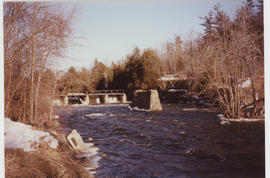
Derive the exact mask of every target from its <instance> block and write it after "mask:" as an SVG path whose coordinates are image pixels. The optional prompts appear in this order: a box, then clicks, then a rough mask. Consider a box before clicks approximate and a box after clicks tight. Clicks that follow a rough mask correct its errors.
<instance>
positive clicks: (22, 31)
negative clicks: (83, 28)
mask: <svg viewBox="0 0 270 178" xmlns="http://www.w3.org/2000/svg"><path fill="white" fill-rule="evenodd" d="M3 17H4V18H3V25H4V32H3V34H4V82H5V83H4V85H5V88H4V89H5V91H4V92H5V101H4V102H5V117H9V118H11V119H13V120H17V121H20V122H25V123H30V124H36V125H41V124H44V123H46V122H48V121H50V120H51V119H52V117H53V116H52V115H53V106H52V102H51V101H52V99H53V97H54V94H55V91H56V81H57V80H56V74H55V73H54V72H52V71H51V70H50V68H49V66H50V64H51V63H52V62H53V60H54V59H55V58H56V57H61V56H63V50H64V49H65V48H66V47H67V45H68V44H69V37H70V34H71V20H72V17H73V10H72V11H69V12H67V11H64V10H62V9H61V6H58V5H56V4H52V3H41V2H4V3H3Z"/></svg>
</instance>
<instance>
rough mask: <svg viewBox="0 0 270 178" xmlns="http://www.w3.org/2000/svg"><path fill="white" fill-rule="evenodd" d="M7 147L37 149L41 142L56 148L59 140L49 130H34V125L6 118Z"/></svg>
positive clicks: (26, 149) (25, 149)
mask: <svg viewBox="0 0 270 178" xmlns="http://www.w3.org/2000/svg"><path fill="white" fill-rule="evenodd" d="M4 123H5V148H13V149H16V148H23V149H24V151H35V150H37V149H38V148H39V145H40V143H41V142H43V143H44V142H46V143H48V145H49V146H50V147H51V148H53V149H56V148H57V146H58V141H57V140H56V139H55V138H53V137H52V136H51V135H50V134H49V133H48V132H43V131H38V130H33V129H32V126H30V125H26V124H23V123H20V122H14V121H11V120H10V119H8V118H5V120H4Z"/></svg>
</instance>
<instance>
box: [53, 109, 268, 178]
mask: <svg viewBox="0 0 270 178" xmlns="http://www.w3.org/2000/svg"><path fill="white" fill-rule="evenodd" d="M56 114H57V115H59V116H60V119H59V121H60V124H61V126H62V129H61V131H62V132H64V133H69V132H70V131H71V130H72V129H76V130H77V131H78V132H79V133H80V135H81V136H82V138H83V139H84V141H85V142H86V141H87V139H88V138H89V137H90V138H93V143H94V145H95V146H97V147H98V148H99V152H98V154H99V155H102V157H103V159H101V160H100V161H99V168H98V170H97V171H96V177H264V170H265V165H264V157H265V154H264V122H246V123H237V122H236V123H231V124H229V125H221V124H220V121H219V120H218V119H217V113H216V112H215V111H214V110H213V109H212V110H211V109H203V108H192V107H190V108H185V107H184V106H182V105H174V104H163V112H138V111H131V110H130V109H129V107H128V106H127V105H103V106H76V107H75V106H69V107H59V108H57V109H56Z"/></svg>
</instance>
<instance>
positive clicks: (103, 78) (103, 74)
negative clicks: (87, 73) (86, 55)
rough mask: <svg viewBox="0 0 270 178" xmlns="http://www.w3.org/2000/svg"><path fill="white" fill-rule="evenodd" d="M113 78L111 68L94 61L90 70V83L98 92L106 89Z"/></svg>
mask: <svg viewBox="0 0 270 178" xmlns="http://www.w3.org/2000/svg"><path fill="white" fill-rule="evenodd" d="M112 78H113V71H112V69H111V68H109V67H107V66H105V65H104V64H103V63H102V62H98V60H97V59H95V62H94V67H93V68H92V70H91V81H92V83H93V85H94V87H95V89H98V90H104V89H108V88H109V87H110V86H109V85H110V83H111V81H112Z"/></svg>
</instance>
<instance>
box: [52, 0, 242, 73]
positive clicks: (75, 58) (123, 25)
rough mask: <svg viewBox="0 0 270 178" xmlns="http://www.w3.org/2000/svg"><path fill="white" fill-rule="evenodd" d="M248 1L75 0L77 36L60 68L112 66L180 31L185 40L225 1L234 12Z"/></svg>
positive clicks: (223, 5)
mask: <svg viewBox="0 0 270 178" xmlns="http://www.w3.org/2000/svg"><path fill="white" fill-rule="evenodd" d="M243 1H244V0H189V1H188V0H186V1H184V0H182V1H100V2H98V1H86V2H83V1H81V2H78V3H74V2H73V3H70V4H69V5H76V6H77V8H78V11H77V13H76V16H75V18H74V21H73V25H72V26H73V29H74V34H73V36H75V37H76V38H74V39H73V43H76V44H79V45H77V46H71V47H69V48H68V49H67V50H66V55H67V56H68V57H69V58H65V59H64V60H61V62H60V63H59V65H57V69H61V70H67V69H68V68H69V67H70V66H74V67H76V68H81V67H86V68H90V67H91V66H92V65H93V62H94V59H95V58H97V59H98V60H99V61H101V62H103V63H104V64H106V65H111V63H112V61H115V62H117V61H118V60H122V59H124V58H125V57H126V55H127V54H129V53H130V52H131V51H132V49H133V48H134V47H135V46H138V47H139V48H140V49H145V48H155V49H160V48H161V45H162V44H164V43H165V42H166V41H168V40H173V38H174V37H175V35H180V36H181V37H182V38H183V39H185V38H186V37H187V35H188V34H189V33H190V32H191V31H192V32H194V33H195V34H196V33H201V32H202V30H203V28H202V26H201V25H200V24H201V23H203V20H202V19H200V18H199V17H204V16H206V15H207V14H208V12H209V11H210V10H211V9H212V8H213V6H214V5H216V4H217V3H219V4H220V5H221V6H222V9H223V10H225V11H226V12H227V13H228V14H229V15H231V16H233V15H234V13H235V11H236V9H237V8H238V7H239V6H240V5H241V4H242V2H243Z"/></svg>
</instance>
